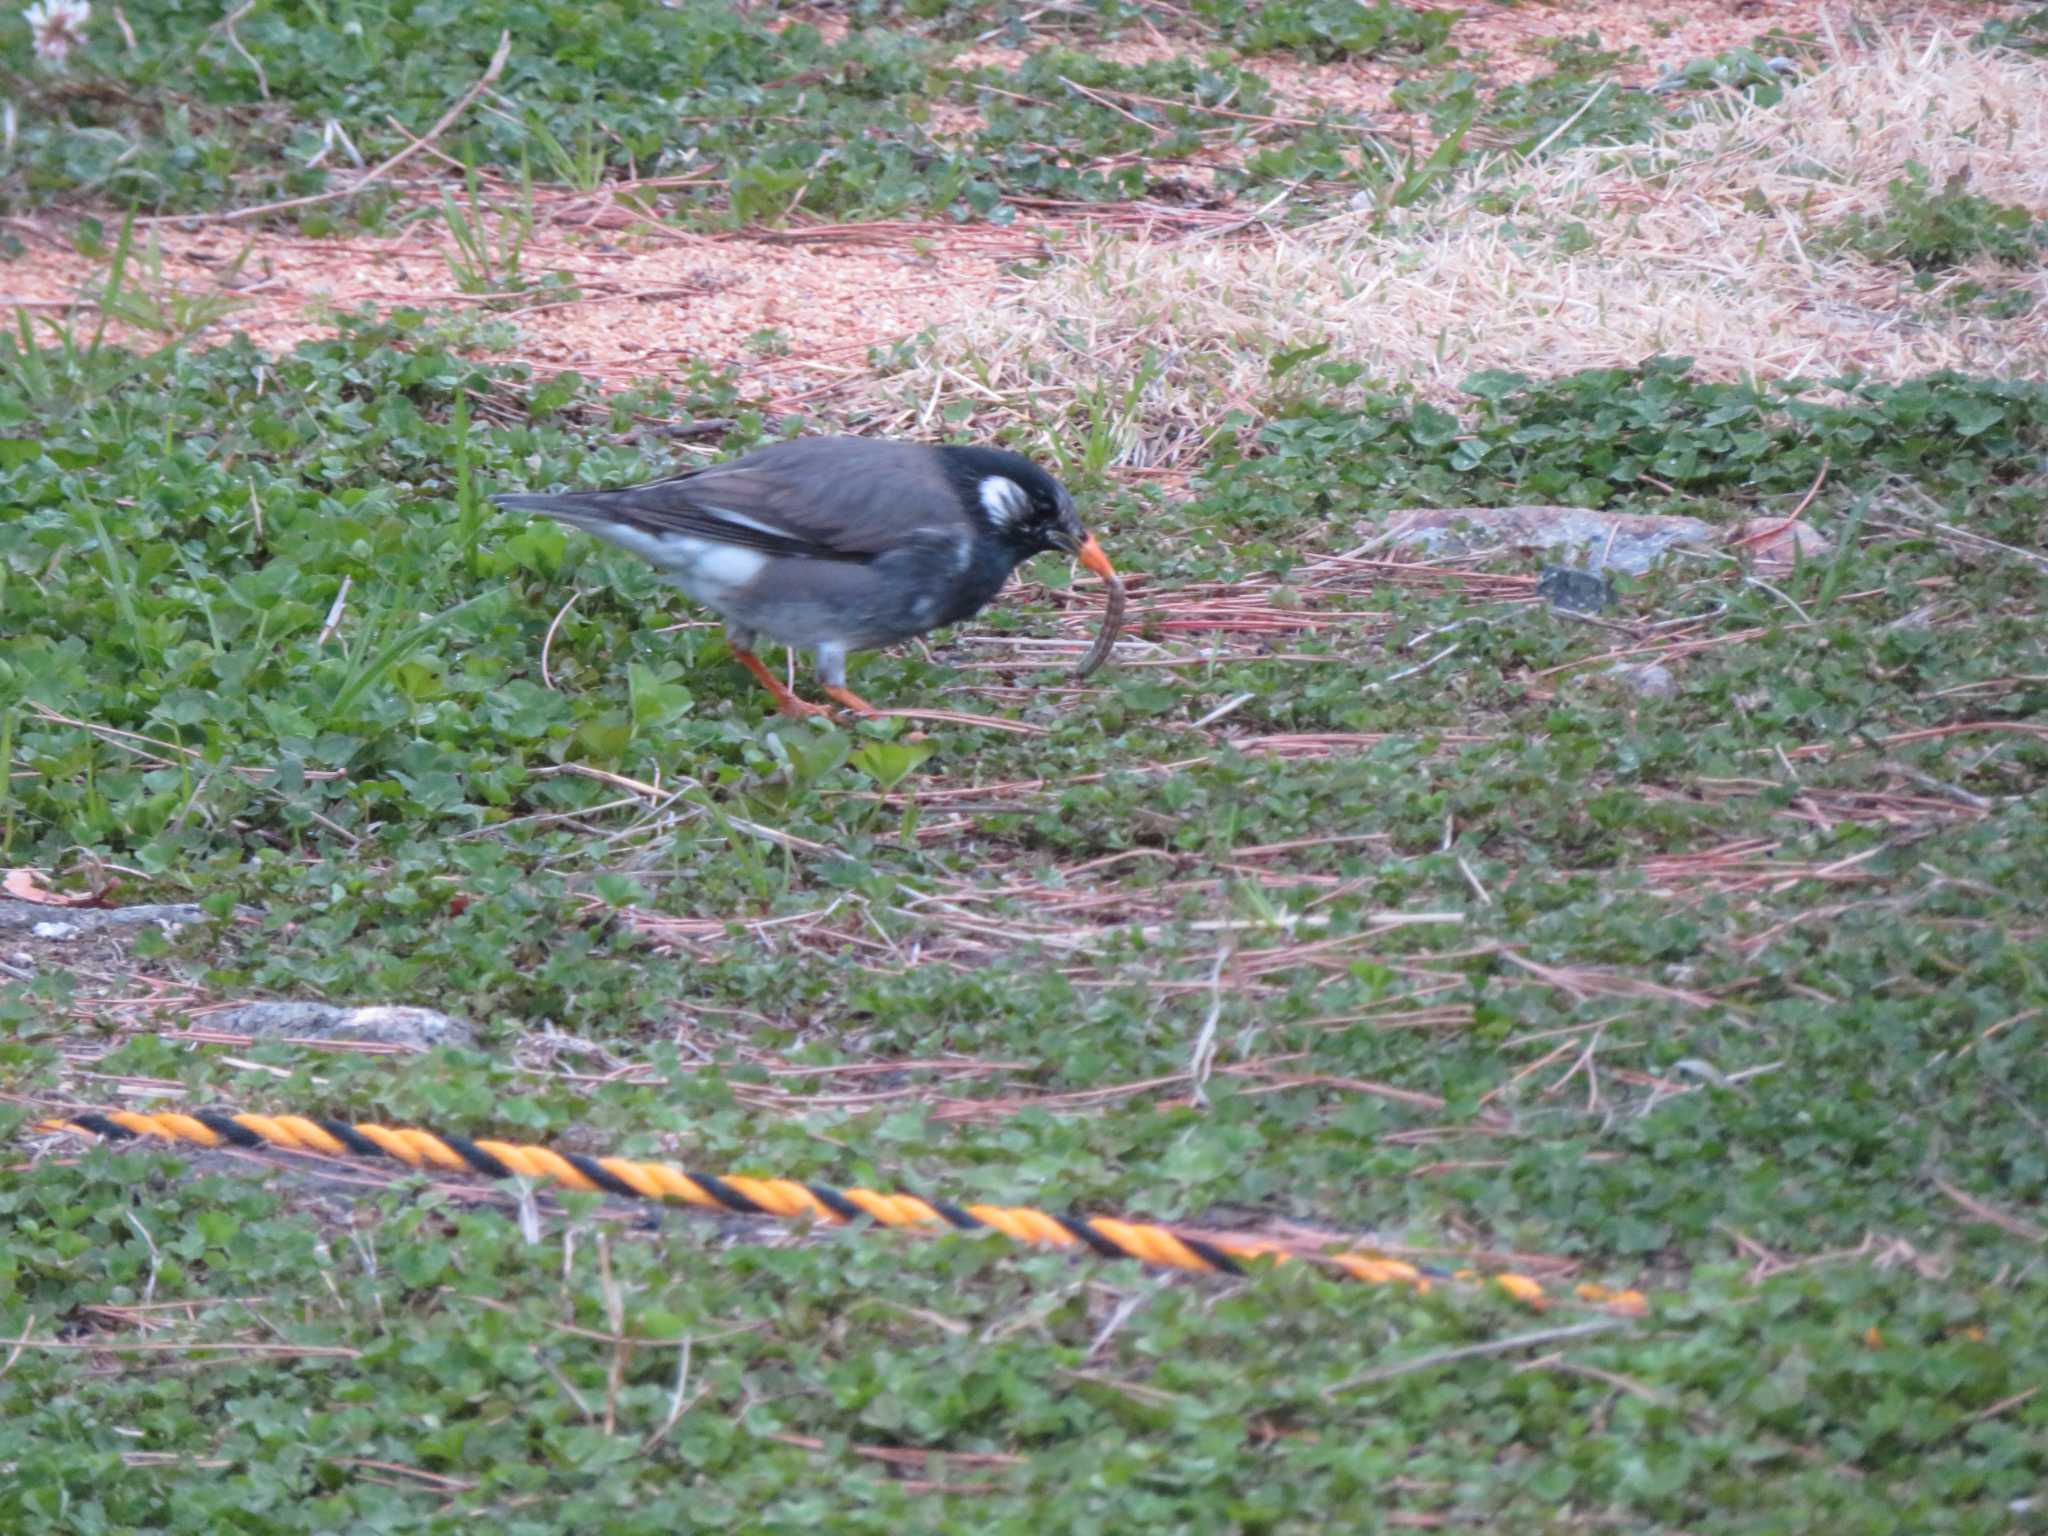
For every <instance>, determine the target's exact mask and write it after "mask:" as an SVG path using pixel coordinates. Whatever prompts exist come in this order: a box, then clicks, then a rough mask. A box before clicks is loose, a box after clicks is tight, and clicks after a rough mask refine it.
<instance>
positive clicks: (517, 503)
mask: <svg viewBox="0 0 2048 1536" xmlns="http://www.w3.org/2000/svg"><path fill="white" fill-rule="evenodd" d="M491 505H492V506H494V507H500V508H502V509H503V510H505V511H507V512H539V513H541V514H543V515H544V516H547V517H552V518H557V519H559V520H560V521H562V522H565V523H574V524H576V525H577V526H578V527H582V528H589V527H593V526H596V525H599V524H604V523H612V522H616V521H617V520H618V510H617V508H615V507H609V506H607V505H606V504H605V502H604V500H603V498H602V496H600V495H594V494H590V493H577V492H571V493H570V494H568V495H566V496H537V495H533V494H530V493H528V492H523V491H520V492H511V491H508V492H504V493H501V494H499V495H496V496H493V497H492V498H491Z"/></svg>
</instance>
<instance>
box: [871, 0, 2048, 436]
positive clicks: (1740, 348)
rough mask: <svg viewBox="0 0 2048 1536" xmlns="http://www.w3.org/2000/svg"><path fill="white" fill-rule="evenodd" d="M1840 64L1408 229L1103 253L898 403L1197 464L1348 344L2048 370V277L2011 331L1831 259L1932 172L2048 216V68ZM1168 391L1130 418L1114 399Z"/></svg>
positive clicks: (1373, 359) (1881, 56)
mask: <svg viewBox="0 0 2048 1536" xmlns="http://www.w3.org/2000/svg"><path fill="white" fill-rule="evenodd" d="M1822 22H1823V25H1824V27H1825V25H1826V18H1825V17H1823V18H1822ZM1826 45H1827V51H1828V55H1829V56H1828V59H1827V67H1826V68H1824V69H1822V70H1820V71H1819V72H1818V73H1817V74H1815V75H1814V76H1813V77H1812V78H1811V79H1809V80H1808V81H1807V82H1806V83H1804V84H1802V85H1800V86H1798V87H1797V88H1795V89H1793V90H1792V91H1790V92H1788V93H1787V95H1786V97H1785V99H1784V100H1783V101H1782V102H1780V103H1779V104H1778V105H1776V106H1774V107H1770V108H1757V107H1742V108H1740V109H1738V110H1735V111H1734V112H1732V113H1731V114H1730V115H1728V116H1727V117H1725V118H1721V119H1716V120H1713V121H1708V122H1704V123H1700V124H1697V125H1694V126H1691V127H1688V128H1686V129H1683V130H1678V131H1673V132H1670V133H1668V134H1666V135H1663V136H1662V137H1660V138H1658V139H1656V140H1655V141H1654V142H1651V143H1648V144H1644V145H1639V146H1632V147H1630V148H1628V149H1626V150H1617V149H1612V148H1589V149H1584V150H1578V151H1574V152H1570V153H1565V154H1560V155H1558V156H1556V157H1555V158H1553V159H1550V160H1547V161H1544V162H1541V163H1539V164H1536V165H1533V166H1528V167H1523V168H1519V169H1517V168H1513V167H1508V166H1504V165H1502V164H1500V163H1498V162H1493V163H1488V164H1485V165H1480V166H1475V167H1473V168H1472V169H1471V170H1470V171H1469V172H1468V173H1467V174H1466V175H1465V176H1464V177H1463V179H1462V180H1461V181H1460V183H1459V184H1458V185H1457V186H1456V187H1455V188H1454V189H1453V190H1452V192H1451V193H1450V195H1449V196H1447V197H1446V198H1444V199H1443V200H1442V201H1441V202H1439V203H1437V204H1435V205H1433V206H1431V207H1429V208H1426V209H1420V210H1415V211H1412V212H1410V213H1408V214H1405V215H1402V216H1401V217H1400V218H1399V220H1398V222H1391V223H1387V224H1378V225H1376V224H1375V222H1374V220H1373V219H1372V217H1371V216H1370V215H1363V214H1361V215H1351V216H1346V217H1343V218H1339V219H1335V220H1332V221H1329V222H1326V223H1324V224H1322V225H1319V226H1317V227H1314V228H1312V229H1309V230H1307V231H1304V232H1297V233H1290V234H1276V235H1275V236H1274V237H1273V238H1271V239H1269V240H1266V241H1263V242H1259V243H1244V242H1226V241H1222V240H1203V239H1196V240H1193V241H1187V240H1181V241H1177V242H1172V243H1168V242H1165V241H1152V240H1146V239H1142V238H1113V237H1106V236H1098V237H1096V238H1094V239H1092V240H1090V241H1088V242H1086V243H1085V244H1084V245H1083V247H1082V248H1080V249H1078V250H1077V251H1076V252H1075V253H1074V254H1073V255H1071V256H1069V257H1067V258H1065V259H1064V260H1062V261H1061V262H1060V263H1059V264H1058V265H1057V266H1056V267H1054V268H1053V269H1052V271H1051V272H1050V273H1049V274H1048V275H1047V276H1045V277H1044V278H1043V279H1042V280H1040V281H1038V282H1036V283H1034V284H1032V285H1030V286H1028V287H1025V288H1023V289H1021V290H1019V291H1017V292H1015V293H1014V294H1013V295H1011V296H1010V297H1009V298H1007V299H1006V300H1005V301H1004V302H1001V303H998V304H995V305H991V306H989V307H987V308H985V309H982V310H979V311H976V312H974V313H973V314H971V315H969V316H967V317H966V318H964V319H962V320H960V321H958V322H956V323H953V324H951V325H948V326H946V327H944V328H942V329H941V330H940V331H938V332H937V333H936V335H935V337H934V338H933V340H932V342H931V344H930V345H929V347H928V349H927V350H926V352H925V354H924V356H923V358H922V360H921V361H920V362H919V363H918V364H917V365H916V366H915V367H914V368H912V369H911V370H910V371H909V372H907V373H906V374H904V375H902V376H899V377H897V378H896V379H894V380H891V381H889V384H888V386H887V387H888V388H889V389H890V390H891V391H892V392H893V393H894V395H895V398H896V400H897V401H898V402H899V407H900V409H901V410H902V412H903V416H904V419H905V422H906V424H908V423H910V422H914V423H915V425H916V427H917V428H918V429H920V430H935V429H937V428H938V427H939V422H938V421H937V418H936V416H935V415H934V412H935V411H936V410H937V406H938V404H939V403H947V402H952V401H958V400H961V399H973V400H981V401H985V402H988V403H989V404H990V405H991V406H998V405H1000V406H1004V407H1008V408H1010V409H1014V410H1016V411H1017V412H1019V413H1020V414H1024V415H1026V416H1028V417H1030V418H1032V419H1033V420H1034V421H1036V422H1038V423H1039V424H1040V425H1041V426H1043V427H1044V428H1046V429H1047V430H1049V431H1050V430H1053V429H1055V428H1057V429H1058V430H1060V431H1061V432H1063V433H1065V434H1071V432H1072V431H1073V429H1074V426H1075V420H1074V418H1075V416H1076V415H1077V414H1080V415H1085V416H1088V417H1090V418H1091V419H1092V421H1093V423H1094V424H1095V425H1097V426H1098V427H1101V426H1104V425H1106V426H1108V427H1109V428H1110V429H1111V430H1113V431H1114V433H1115V435H1116V438H1117V447H1118V455H1119V458H1120V460H1121V461H1122V462H1124V463H1127V464H1135V465H1146V464H1158V463H1165V462H1175V461H1183V460H1184V459H1185V458H1186V456H1187V455H1188V454H1189V452H1190V451H1191V450H1192V449H1193V448H1194V447H1196V446H1197V445H1199V444H1200V443H1202V442H1204V441H1206V440H1207V439H1208V438H1209V437H1210V436H1212V435H1213V434H1214V433H1215V432H1216V431H1218V430H1219V429H1220V428H1221V425H1222V422H1223V420H1224V418H1225V416H1226V415H1227V414H1228V413H1229V412H1231V411H1237V410H1245V411H1251V412H1252V413H1253V414H1254V415H1256V414H1257V413H1258V411H1259V410H1260V408H1261V406H1262V405H1263V404H1265V403H1266V402H1267V400H1268V399H1269V397H1270V394H1271V391H1272V383H1271V378H1270V373H1269V360H1270V359H1271V357H1272V356H1273V354H1274V353H1276V352H1278V351H1281V350H1283V349H1287V348H1293V347H1301V346H1307V345H1312V344H1316V343H1320V342H1324V341H1328V342H1330V343H1332V346H1331V350H1330V353H1329V357H1330V358H1331V359H1333V360H1335V359H1342V360H1344V361H1347V362H1354V363H1360V364H1363V365H1365V367H1366V368H1367V369H1368V370H1369V377H1370V378H1371V379H1374V380H1377V381H1381V382H1395V383H1401V384H1406V385H1409V386H1412V387H1413V388H1415V389H1416V390H1418V391H1420V392H1421V393H1422V394H1424V395H1427V396H1434V397H1438V398H1443V397H1448V396H1451V395H1454V394H1455V393H1456V392H1457V387H1458V384H1459V381H1460V380H1461V379H1463V378H1464V377H1466V376H1467V375H1468V374H1469V373H1471V372H1473V371H1474V370H1476V369H1481V368H1506V369H1513V370H1516V371H1520V372H1527V373H1530V374H1534V375H1551V374H1555V373H1558V372H1560V371H1566V370H1571V369H1579V368H1588V367H1599V366H1630V365H1633V364H1636V363H1638V362H1640V361H1641V360H1643V359H1644V358H1646V357H1649V356H1652V355H1655V354H1659V353H1663V354H1680V355H1687V356H1691V357H1693V358H1694V359H1696V361H1697V365H1698V367H1699V369H1700V370H1701V371H1702V372H1703V373H1705V374H1707V375H1709V376H1713V377H1719V378H1739V377H1746V376H1753V377H1759V378H1782V377H1787V376H1791V375H1807V376H1813V375H1827V374H1830V373H1835V372H1840V371H1846V370H1849V369H1860V370H1863V371H1865V372H1867V373H1869V374H1872V375H1875V376H1880V377H1888V378H1898V377H1905V376H1910V375H1913V374H1918V373H1922V372H1925V371H1928V370H1931V369H1938V368H1957V369H1963V370H1968V371H1972V372H1979V373H1990V374H1997V375H2001V376H2005V377H2011V378H2040V377H2043V376H2044V374H2048V272H2044V271H2041V270H2035V271H2032V272H2030V273H2024V274H2021V275H2020V276H2019V277H2018V279H2017V281H2019V282H2021V283H2024V284H2026V285H2028V286H2030V287H2031V288H2032V289H2033V291H2034V292H2035V295H2036V297H2037V299H2038V300H2040V301H2041V302H2039V303H2037V305H2036V307H2035V309H2034V311H2033V312H2032V313H2031V314H2029V315H2026V316H2023V317H2021V318H2018V319H1988V318H1984V317H1982V316H1977V315H1972V314H1970V313H1968V312H1965V311H1962V310H1959V309H1952V308H1949V307H1946V306H1943V305H1942V304H1941V303H1940V302H1939V294H1938V293H1937V294H1927V293H1921V292H1919V291H1917V290H1915V289H1914V287H1913V286H1912V283H1911V281H1910V276H1909V274H1907V273H1906V272H1905V271H1904V269H1902V268H1898V267H1892V266H1886V265H1882V264H1878V263H1874V262H1872V261H1870V260H1867V259H1865V258H1863V257H1861V256H1858V255H1855V254H1853V253H1849V252H1845V251H1841V250H1838V249H1833V248H1831V247H1830V246H1829V244H1828V242H1827V240H1826V238H1825V236H1826V232H1827V231H1828V230H1829V229H1830V228H1831V227H1833V226H1835V225H1836V224H1837V223H1839V221H1840V220H1841V219H1843V218H1844V217H1846V216H1848V215H1850V214H1856V213H1866V214H1867V213H1875V212H1881V211H1882V210H1883V209H1884V208H1885V206H1886V186H1887V184H1888V183H1889V182H1890V181H1892V180H1893V179H1894V178H1896V177H1898V176H1900V175H1901V174H1902V173H1903V172H1904V170H1905V168H1906V165H1907V163H1908V162H1909V161H1915V160H1917V161H1918V162H1919V163H1921V164H1923V165H1925V166H1926V167H1927V169H1928V171H1929V173H1930V175H1931V178H1932V180H1933V182H1934V183H1935V184H1936V185H1940V184H1941V183H1942V182H1943V181H1944V180H1945V179H1946V178H1947V177H1949V176H1950V175H1951V174H1953V173H1956V172H1959V171H1967V172H1968V175H1969V185H1970V188H1971V189H1972V190H1973V191H1976V192H1978V193H1980V194H1982V195H1984V196H1987V197H1991V198H1994V199H1997V200H1999V201H2001V202H2008V203H2019V204H2022V205H2024V206H2026V207H2029V208H2031V209H2033V210H2035V211H2037V212H2039V213H2048V67H2044V66H2043V65H2042V64H2041V63H2040V62H2039V61H2038V60H2032V59H2028V58H2024V57H2021V56H2019V55H2014V54H2005V53H1986V52H1975V51H1972V50H1971V49H1970V48H1969V47H1968V46H1967V44H1966V42H1965V41H1964V40H1963V39H1962V38H1961V37H1959V36H1957V35H1955V34H1951V33H1942V34H1939V35H1937V36H1934V37H1932V38H1926V37H1921V38H1909V37H1907V36H1905V35H1903V34H1901V35H1895V36H1892V37H1889V38H1884V39H1880V40H1878V41H1877V42H1876V43H1875V44H1874V45H1873V44H1870V43H1867V42H1865V43H1863V44H1861V45H1859V46H1853V47H1852V46H1851V45H1850V44H1849V43H1848V42H1846V41H1844V40H1843V39H1842V38H1841V37H1840V36H1839V35H1838V34H1837V33H1835V32H1834V31H1833V30H1832V29H1828V30H1827V32H1826ZM1504 186H1508V187H1513V188H1515V190H1514V191H1513V192H1511V193H1509V194H1507V201H1506V203H1505V205H1504V204H1503V202H1502V197H1503V192H1502V188H1503V187H1504ZM1574 223H1576V224H1580V225H1582V226H1583V227H1584V229H1585V231H1586V235H1587V237H1588V238H1589V240H1590V243H1589V244H1587V245H1586V246H1585V247H1584V248H1582V249H1579V250H1577V251H1570V250H1568V249H1566V248H1564V247H1561V246H1560V245H1559V243H1558V241H1557V239H1556V234H1557V232H1558V231H1560V230H1562V229H1564V228H1566V227H1567V226H1569V225H1572V224H1574ZM1971 275H1973V274H1971V273H1968V272H1964V273H1960V274H1958V276H1957V280H1961V279H1962V278H1966V277H1969V276H1971ZM1976 275H1979V276H1981V275H1983V274H1976ZM2003 280H2004V281H2006V282H2011V281H2013V280H2014V279H2013V277H2012V275H2011V274H2010V273H2008V274H2006V275H2005V277H2004V279H2003ZM1148 359H1150V360H1151V362H1152V365H1153V366H1152V367H1151V368H1150V369H1148V368H1147V366H1146V365H1147V360H1148ZM1140 378H1146V379H1148V380H1149V382H1146V383H1145V384H1144V386H1143V388H1142V389H1141V390H1139V391H1138V392H1137V397H1136V398H1135V399H1134V400H1129V401H1128V403H1123V404H1119V406H1118V407H1117V409H1116V411H1115V419H1114V420H1113V421H1110V422H1108V423H1104V422H1103V421H1102V406H1101V403H1100V402H1102V401H1104V400H1109V401H1118V402H1124V401H1125V399H1126V396H1127V395H1128V394H1129V392H1130V391H1131V390H1132V388H1133V381H1134V380H1138V379H1140ZM1361 387H1363V386H1361ZM927 418H929V419H927Z"/></svg>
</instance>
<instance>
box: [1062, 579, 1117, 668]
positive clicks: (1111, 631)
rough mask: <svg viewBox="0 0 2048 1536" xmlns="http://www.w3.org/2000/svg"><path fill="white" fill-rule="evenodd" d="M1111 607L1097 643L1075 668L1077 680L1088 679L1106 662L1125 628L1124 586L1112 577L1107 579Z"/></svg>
mask: <svg viewBox="0 0 2048 1536" xmlns="http://www.w3.org/2000/svg"><path fill="white" fill-rule="evenodd" d="M1107 585H1108V588H1109V606H1108V607H1106V608H1105V609H1104V610H1103V613H1102V630H1101V632H1100V633H1099V634H1097V635H1096V637H1095V643H1094V644H1093V645H1091V646H1089V647H1088V654H1087V655H1086V656H1083V657H1082V658H1081V665H1079V666H1078V667H1076V668H1074V677H1075V678H1076V680H1078V679H1080V678H1084V677H1086V676H1087V675H1088V674H1089V673H1090V672H1093V671H1094V670H1095V669H1096V668H1097V667H1099V666H1101V665H1102V664H1103V663H1104V662H1105V661H1107V660H1109V653H1110V651H1111V650H1112V649H1113V648H1114V647H1115V645H1116V637H1117V634H1118V633H1119V632H1120V631H1121V630H1122V629H1123V627H1124V584H1123V583H1122V582H1121V581H1119V580H1117V579H1116V577H1114V576H1111V577H1109V578H1107Z"/></svg>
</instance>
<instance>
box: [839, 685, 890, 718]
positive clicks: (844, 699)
mask: <svg viewBox="0 0 2048 1536" xmlns="http://www.w3.org/2000/svg"><path fill="white" fill-rule="evenodd" d="M825 696H826V697H827V698H831V699H837V700H838V701H839V702H840V703H841V704H844V705H845V706H846V709H847V712H848V713H849V714H853V715H858V716H859V717H860V718H861V719H863V720H872V719H874V718H875V717H876V716H877V715H879V714H880V713H881V711H880V710H878V709H876V708H875V706H874V705H872V704H870V703H869V702H868V701H867V700H866V699H864V698H862V697H861V696H860V695H859V694H857V693H855V692H854V691H853V690H852V689H851V688H837V687H834V686H832V685H831V684H829V683H828V684H826V686H825Z"/></svg>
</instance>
